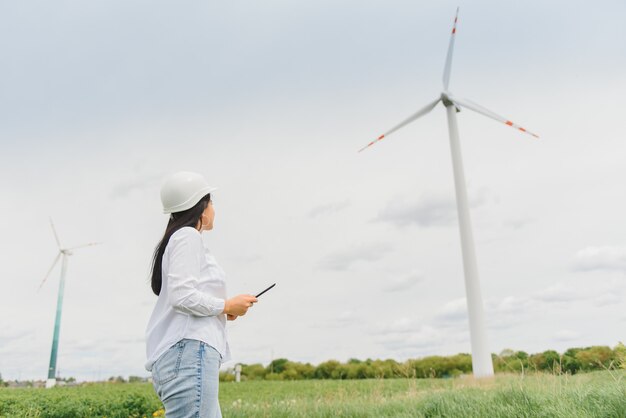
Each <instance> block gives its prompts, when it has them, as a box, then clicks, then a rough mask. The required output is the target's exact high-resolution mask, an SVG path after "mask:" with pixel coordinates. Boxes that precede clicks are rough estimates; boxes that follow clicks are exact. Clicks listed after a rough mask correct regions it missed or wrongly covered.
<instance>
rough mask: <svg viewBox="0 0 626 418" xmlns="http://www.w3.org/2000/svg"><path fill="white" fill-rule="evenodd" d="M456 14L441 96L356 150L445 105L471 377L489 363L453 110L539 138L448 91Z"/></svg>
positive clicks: (488, 371)
mask: <svg viewBox="0 0 626 418" xmlns="http://www.w3.org/2000/svg"><path fill="white" fill-rule="evenodd" d="M458 16H459V9H458V8H457V9H456V16H455V18H454V24H453V26H452V35H451V37H450V44H449V46H448V54H447V56H446V63H445V67H444V70H443V91H442V93H441V96H440V97H438V98H437V99H436V100H434V101H433V102H431V103H429V104H427V105H426V106H424V107H423V108H422V109H420V110H418V111H417V112H416V113H414V114H413V115H411V116H409V117H408V118H407V119H405V120H404V121H402V122H401V123H400V124H398V125H396V126H394V127H393V128H392V129H390V130H389V131H387V132H385V133H384V134H383V135H381V136H379V137H378V138H377V139H375V140H374V141H372V142H370V143H369V144H367V145H366V146H365V147H363V148H361V149H360V150H359V152H361V151H363V150H364V149H366V148H368V147H370V146H372V145H374V144H375V143H377V142H378V141H380V140H382V139H383V138H385V137H387V136H389V135H390V134H392V133H393V132H395V131H397V130H399V129H400V128H403V127H404V126H406V125H408V124H410V123H411V122H413V121H415V120H417V119H419V118H420V117H422V116H424V115H426V114H427V113H429V112H430V111H431V110H433V109H434V108H435V106H436V105H437V104H438V103H439V102H442V103H443V105H444V106H445V108H446V113H447V115H448V131H449V133H450V150H451V153H452V168H453V170H454V186H455V189H456V204H457V211H458V216H459V228H460V232H461V248H462V252H463V269H464V271H465V293H466V296H467V309H468V314H469V324H470V339H471V346H472V369H473V372H474V376H476V377H487V376H493V362H492V360H491V354H490V353H489V349H488V345H487V333H486V330H485V318H484V312H483V301H482V296H481V291H480V281H479V279H478V267H477V263H476V252H475V250H474V238H473V236H472V225H471V220H470V213H469V205H468V202H467V190H466V186H465V175H464V172H463V160H462V158H461V147H460V144H459V132H458V128H457V123H456V113H457V112H460V111H461V108H465V109H469V110H473V111H474V112H477V113H480V114H481V115H484V116H487V117H488V118H491V119H495V120H496V121H498V122H502V123H504V124H506V125H509V126H511V127H513V128H515V129H518V130H520V131H521V132H524V133H527V134H529V135H532V136H534V137H535V138H539V137H538V136H537V135H535V134H534V133H532V132H530V131H528V130H526V129H524V128H522V127H521V126H519V125H516V124H514V123H513V122H511V121H510V120H509V119H507V118H504V117H502V116H499V115H497V114H496V113H494V112H492V111H490V110H487V109H485V108H484V107H482V106H480V105H478V104H476V103H474V102H472V101H470V100H467V99H459V98H457V97H456V96H453V95H452V94H451V93H450V91H448V84H449V83H450V70H451V67H452V54H453V52H454V39H455V37H456V25H457V20H458Z"/></svg>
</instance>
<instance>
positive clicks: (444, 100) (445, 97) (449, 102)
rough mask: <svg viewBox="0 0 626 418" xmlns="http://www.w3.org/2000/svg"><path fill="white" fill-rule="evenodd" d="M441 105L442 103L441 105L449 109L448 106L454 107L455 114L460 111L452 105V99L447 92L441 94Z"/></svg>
mask: <svg viewBox="0 0 626 418" xmlns="http://www.w3.org/2000/svg"><path fill="white" fill-rule="evenodd" d="M440 100H441V103H443V105H444V106H445V107H450V106H454V107H455V108H456V111H457V113H458V112H460V111H461V108H460V107H459V106H457V105H456V103H454V102H453V101H452V99H451V98H450V92H449V91H447V90H444V91H442V92H441V99H440Z"/></svg>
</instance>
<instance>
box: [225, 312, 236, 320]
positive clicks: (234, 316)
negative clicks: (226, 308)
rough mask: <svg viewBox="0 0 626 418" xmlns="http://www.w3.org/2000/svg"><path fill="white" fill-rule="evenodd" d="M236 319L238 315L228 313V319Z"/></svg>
mask: <svg viewBox="0 0 626 418" xmlns="http://www.w3.org/2000/svg"><path fill="white" fill-rule="evenodd" d="M235 319H237V315H231V314H226V320H227V321H234V320H235Z"/></svg>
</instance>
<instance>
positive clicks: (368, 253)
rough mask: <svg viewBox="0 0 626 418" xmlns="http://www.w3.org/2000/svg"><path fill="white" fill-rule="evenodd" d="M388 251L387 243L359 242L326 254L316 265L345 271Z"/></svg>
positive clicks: (369, 261) (375, 258)
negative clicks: (353, 245)
mask: <svg viewBox="0 0 626 418" xmlns="http://www.w3.org/2000/svg"><path fill="white" fill-rule="evenodd" d="M390 251H391V247H390V246H389V245H387V244H359V245H356V246H355V247H354V248H348V249H344V250H339V251H336V252H334V253H332V254H329V255H327V256H326V257H324V258H323V259H322V260H320V262H319V264H318V265H319V267H320V268H322V269H326V270H338V271H345V270H348V269H350V268H351V267H352V266H353V265H354V264H357V263H360V262H367V263H371V262H374V261H378V260H380V259H381V258H383V257H384V256H385V255H386V254H387V253H389V252H390Z"/></svg>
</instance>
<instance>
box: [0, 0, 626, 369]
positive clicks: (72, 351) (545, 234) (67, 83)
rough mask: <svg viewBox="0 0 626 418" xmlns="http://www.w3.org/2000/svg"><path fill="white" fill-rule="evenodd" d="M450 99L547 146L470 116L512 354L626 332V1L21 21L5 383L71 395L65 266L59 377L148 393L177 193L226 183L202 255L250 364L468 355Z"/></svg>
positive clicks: (5, 177)
mask: <svg viewBox="0 0 626 418" xmlns="http://www.w3.org/2000/svg"><path fill="white" fill-rule="evenodd" d="M457 6H460V12H459V23H458V29H457V39H456V45H455V53H454V59H453V66H452V75H451V82H450V91H452V92H453V93H454V94H455V95H457V96H458V97H466V98H469V99H471V100H473V101H475V102H478V103H479V104H481V105H482V106H485V107H487V108H488V109H491V110H493V111H494V112H496V113H499V114H502V115H504V116H506V117H508V118H510V119H511V120H513V121H514V122H515V123H518V124H520V125H522V126H524V127H526V128H527V129H529V130H531V131H533V132H536V133H538V134H539V135H540V139H538V140H537V139H534V138H532V137H531V136H529V135H524V134H522V133H520V132H518V131H516V130H513V129H511V128H509V127H507V126H505V125H503V124H501V123H497V122H494V121H492V120H490V119H487V118H485V117H483V116H481V115H479V114H476V113H474V112H471V111H469V110H462V111H461V112H460V113H458V115H457V116H458V124H459V131H460V140H461V147H462V152H463V161H464V166H465V176H466V181H467V189H468V193H469V199H470V207H471V208H470V210H471V218H472V225H473V231H474V238H475V244H476V253H477V261H478V269H479V274H480V283H481V288H482V296H483V299H484V305H485V312H486V318H487V335H488V345H489V348H490V351H491V352H494V353H498V352H500V351H502V350H503V349H506V348H511V349H515V350H524V351H527V352H531V353H532V352H539V351H543V350H547V349H556V350H559V351H563V350H565V349H567V348H569V347H576V346H589V345H609V346H614V345H615V344H617V343H618V342H619V341H625V340H626V335H625V333H624V330H625V329H626V309H624V307H625V306H624V305H625V304H624V299H625V297H626V223H624V222H623V214H624V213H626V193H625V192H624V178H626V164H624V156H625V155H626V141H624V134H623V130H622V129H621V127H620V123H619V121H620V120H622V118H623V116H622V110H623V109H624V101H623V97H624V95H625V93H626V54H624V52H623V51H624V39H626V30H625V29H624V25H623V23H622V20H623V17H624V16H626V3H624V2H622V1H617V0H614V1H611V0H601V1H598V2H593V3H590V2H584V1H567V2H566V1H551V2H544V1H536V0H530V1H525V2H518V1H509V2H502V1H495V0H493V1H489V0H484V1H457V2H450V1H446V0H444V1H437V2H415V1H403V0H387V1H368V2H362V1H361V2H357V1H354V0H346V1H343V2H332V1H325V0H322V1H317V2H308V3H303V2H294V1H286V0H270V1H265V2H252V1H243V0H238V1H230V2H226V3H216V2H211V1H178V2H167V1H162V0H158V1H154V0H151V1H141V0H137V1H132V2H129V1H122V0H107V1H92V2H81V1H75V0H74V1H53V2H51V1H30V0H25V1H20V2H2V3H1V4H0V56H1V57H2V58H1V60H2V65H0V162H1V164H0V187H1V190H2V195H3V196H2V199H0V234H1V236H2V238H3V239H2V240H0V254H1V256H0V257H1V258H0V261H1V263H2V272H3V274H2V275H1V276H0V373H1V374H2V378H4V379H5V380H12V379H45V378H46V376H47V368H48V362H49V356H50V347H51V343H52V332H53V325H54V314H55V309H56V298H57V291H58V285H59V276H60V268H59V267H60V266H59V265H57V266H56V268H55V269H54V270H53V271H52V273H51V275H50V276H49V278H48V279H47V281H46V282H45V283H44V285H43V287H42V288H41V290H39V291H38V290H37V288H38V286H39V285H40V283H41V281H42V280H43V278H44V276H45V274H46V272H47V271H48V269H49V268H50V265H51V263H52V262H53V260H54V258H55V257H56V255H57V252H58V248H57V246H56V242H55V240H54V236H53V234H52V230H51V228H50V222H49V218H52V219H53V220H54V223H55V225H56V228H57V231H58V234H59V237H60V240H61V243H62V245H63V246H67V247H71V246H75V245H80V244H83V243H87V242H94V241H97V242H101V243H102V244H101V245H98V246H93V247H88V248H84V249H79V250H76V251H75V253H74V255H72V256H71V257H70V258H69V265H68V270H67V277H66V285H65V296H64V305H63V317H62V325H61V334H60V345H59V357H58V371H59V374H60V375H61V376H62V377H70V376H72V377H75V378H77V379H78V380H99V379H107V378H108V377H110V376H118V375H121V376H129V375H136V376H148V372H146V371H145V370H144V368H143V365H144V362H145V341H144V333H145V326H146V324H147V321H148V318H149V316H150V313H151V311H152V308H153V306H154V303H155V301H156V296H154V295H153V294H152V292H151V290H150V286H149V283H148V274H149V268H150V258H151V254H152V251H153V249H154V246H155V245H156V243H157V242H158V240H159V239H160V237H161V236H162V233H163V231H164V227H165V225H166V222H167V216H166V215H163V214H162V213H161V204H160V199H159V188H160V184H161V182H162V180H163V179H164V178H165V177H166V176H167V175H168V174H171V173H173V172H176V171H179V170H190V171H196V172H200V173H202V174H203V175H204V176H205V177H206V178H207V180H208V181H209V183H210V184H212V185H215V186H216V187H218V188H219V190H218V191H216V192H215V193H214V194H213V200H214V206H215V210H216V219H215V228H214V230H213V231H211V232H209V233H205V234H203V235H204V237H203V239H204V240H205V242H206V244H207V245H208V246H209V248H210V249H211V251H212V252H213V253H214V255H215V256H216V258H217V260H218V261H219V263H220V265H221V266H222V267H223V268H224V270H225V271H226V273H227V285H228V293H229V294H230V295H236V294H240V293H256V292H258V291H260V290H262V289H264V288H265V287H267V286H268V285H269V284H271V283H274V282H276V283H277V285H276V287H275V288H274V289H272V290H271V291H270V292H268V293H267V294H265V295H264V296H263V297H262V298H261V300H260V302H259V303H258V304H257V305H255V306H254V307H253V308H252V309H251V310H250V311H249V313H248V314H247V315H246V316H244V317H242V318H239V319H237V321H235V322H232V323H229V330H228V332H229V336H230V343H231V347H232V352H233V361H232V362H231V363H228V364H225V365H224V367H225V368H227V367H232V366H233V365H234V364H235V363H236V362H242V363H248V364H249V363H257V362H258V363H262V364H264V365H267V364H268V363H269V362H270V361H271V360H272V359H276V358H288V359H290V360H293V361H300V362H311V363H313V364H319V363H321V362H323V361H326V360H330V359H336V360H339V361H346V360H348V359H349V358H360V359H365V358H381V359H384V358H393V359H396V360H398V361H403V360H405V359H408V358H418V357H423V356H426V355H448V354H456V353H459V352H469V351H470V342H469V333H468V321H467V314H466V306H465V299H464V297H465V289H464V281H463V280H464V279H463V266H462V258H461V246H460V238H459V232H458V223H457V213H456V204H455V200H454V199H455V197H454V196H455V195H454V183H453V177H452V165H451V158H450V147H449V142H448V133H447V124H446V117H445V112H444V108H443V106H441V105H439V106H438V107H437V108H435V109H434V110H433V111H432V112H431V113H430V114H428V115H427V116H426V117H424V118H422V119H420V120H418V121H416V122H414V123H413V124H411V125H409V126H407V127H405V128H404V129H403V130H401V131H398V132H397V133H395V134H393V135H392V136H390V137H388V138H386V139H385V140H383V141H381V142H379V143H378V144H376V146H374V147H371V148H369V149H368V150H366V151H364V152H362V153H357V150H359V149H360V148H361V147H362V146H364V145H366V144H367V143H368V142H370V141H371V140H372V139H374V138H376V137H377V136H378V135H380V134H381V133H382V132H384V131H386V130H388V129H389V128H390V127H392V126H394V125H395V124H396V123H398V122H400V121H401V120H403V119H404V118H405V117H407V116H408V115H410V114H411V113H413V112H415V111H416V110H417V109H419V108H420V107H422V106H424V105H425V104H427V103H429V102H431V101H432V100H433V99H435V98H436V97H438V96H439V94H440V93H441V90H442V81H441V80H442V73H443V65H444V61H445V55H446V51H447V47H448V42H449V36H450V30H451V27H452V21H453V18H454V13H455V10H456V7H457Z"/></svg>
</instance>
